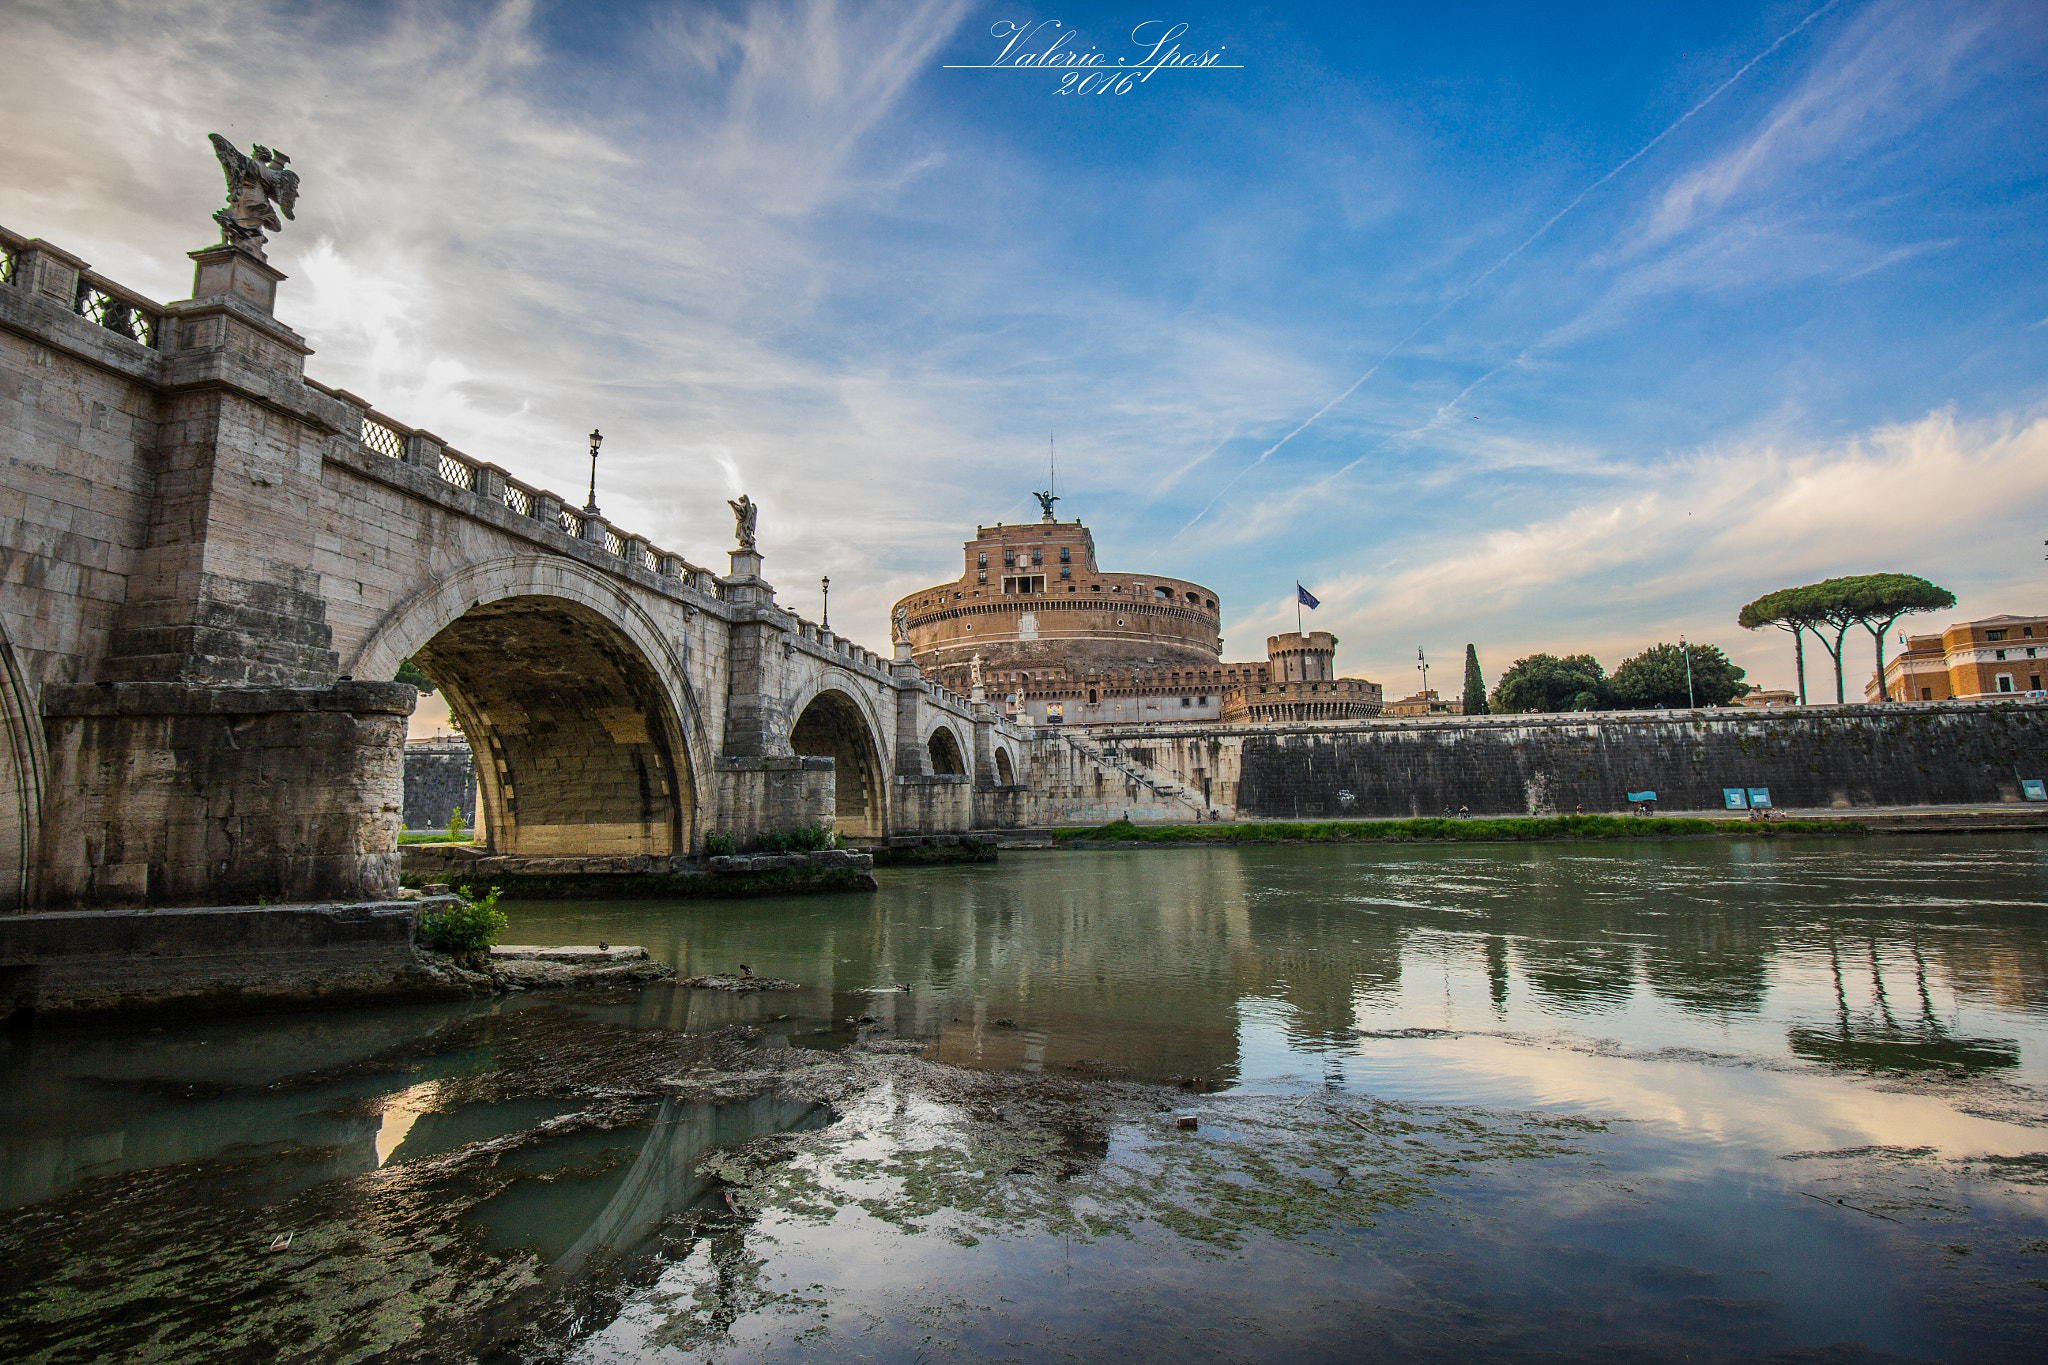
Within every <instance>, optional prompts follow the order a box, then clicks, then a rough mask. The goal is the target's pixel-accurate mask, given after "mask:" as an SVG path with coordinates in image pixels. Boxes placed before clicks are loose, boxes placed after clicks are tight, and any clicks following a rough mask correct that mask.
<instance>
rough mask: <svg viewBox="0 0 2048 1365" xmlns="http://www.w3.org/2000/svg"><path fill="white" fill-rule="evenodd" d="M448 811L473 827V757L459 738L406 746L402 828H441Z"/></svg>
mask: <svg viewBox="0 0 2048 1365" xmlns="http://www.w3.org/2000/svg"><path fill="white" fill-rule="evenodd" d="M450 811H460V812H461V813H462V822H463V823H464V824H465V825H468V826H469V827H470V828H472V829H474V828H475V827H476V758H475V756H474V755H472V754H471V753H470V751H469V743H468V741H466V740H463V739H461V738H452V739H428V740H421V741H419V742H417V743H413V744H408V745H406V746H405V827H406V828H407V829H442V828H445V827H446V826H447V824H448V814H449V812H450Z"/></svg>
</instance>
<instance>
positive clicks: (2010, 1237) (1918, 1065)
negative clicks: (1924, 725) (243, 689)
mask: <svg viewBox="0 0 2048 1365" xmlns="http://www.w3.org/2000/svg"><path fill="white" fill-rule="evenodd" d="M878 879H879V880H880V881H881V890H880V891H879V892H878V893H876V894H873V895H848V896H830V897H810V898H790V899H784V900H758V901H747V902H732V903H722V904H714V903H708V902H699V903H688V904H681V905H675V904H633V903H619V902H581V903H567V904H540V903H525V904H517V905H509V906H508V907H507V909H508V911H509V913H510V915H511V928H510V931H509V932H508V933H507V935H506V939H507V940H508V941H514V942H526V943H541V944H550V943H588V942H595V941H598V940H608V941H610V942H612V943H640V944H645V945H646V946H647V947H648V948H649V949H650V951H651V952H652V953H653V954H654V955H655V956H656V957H657V958H659V959H662V960H665V961H668V962H671V963H673V964H674V965H675V966H677V967H678V968H679V969H680V970H681V971H682V972H683V973H684V974H686V975H687V974H692V973H701V972H731V971H738V970H739V969H740V964H742V963H744V964H746V966H747V967H748V968H750V969H751V970H752V971H753V972H754V973H755V974H756V975H762V976H773V977H778V978H786V979H788V980H790V981H794V982H798V983H802V985H801V989H798V990H795V991H786V992H762V993H758V994H749V995H728V994H723V993H718V992H709V991H695V990H685V989H680V988H676V987H670V986H666V985H661V986H653V987H648V988H646V989H644V990H640V991H635V992H617V993H593V994H589V995H577V996H570V997H562V998H555V997H548V996H543V995H538V994H535V995H528V996H517V997H508V998H506V999H503V1000H500V1001H495V1002H478V1003H474V1004H470V1005H463V1006H446V1007H421V1008H414V1009H391V1010H355V1011H335V1012H329V1013H313V1014H302V1015H293V1016H271V1017H265V1018H255V1019H233V1020H216V1021H210V1022H200V1023H186V1024H174V1025H166V1026H163V1027H161V1028H150V1029H137V1028H126V1029H106V1030H71V1031H57V1030H40V1031H33V1032H25V1033H16V1034H13V1035H11V1036H9V1037H8V1039H7V1041H6V1049H7V1050H6V1053H5V1057H6V1061H7V1071H6V1075H7V1082H6V1087H5V1091H4V1094H0V1118H4V1125H0V1151H4V1154H5V1165H4V1171H0V1206H4V1210H5V1211H4V1213H0V1218H4V1220H5V1222H4V1226H0V1262H4V1265H5V1267H6V1269H5V1270H4V1271H0V1274H4V1275H5V1277H6V1279H5V1289H6V1296H5V1306H4V1307H0V1357H5V1358H7V1359H10V1360H12V1359H30V1360H48V1361H64V1360H92V1359H103V1358H121V1359H124V1360H186V1359H251V1360H254V1359H263V1360H306V1361H315V1360H318V1361H328V1360H412V1359H423V1360H430V1359H444V1358H462V1359H470V1358H482V1359H503V1360H578V1361H590V1362H600V1361H602V1362H613V1361H656V1360H703V1359H715V1360H721V1361H724V1360H730V1361H753V1360H878V1361H882V1360H902V1361H917V1360H935V1359H940V1358H944V1357H947V1356H948V1355H952V1356H956V1357H957V1358H962V1359H967V1358H974V1359H981V1358H988V1359H1019V1360H1040V1359H1054V1358H1066V1359H1078V1360H1094V1359H1105V1358H1111V1357H1116V1358H1136V1359H1173V1360H1198V1359H1199V1360H1207V1359H1215V1360H1322V1359H1328V1360H1355V1359H1388V1360H1395V1359H1402V1360H1406V1359H1423V1360H1433V1359H1443V1360H1452V1359H1459V1360H1462V1359H1471V1358H1475V1357H1477V1358H1494V1359H1509V1360H1517V1359H1531V1360H1533V1359H1538V1358H1542V1359H1560V1358H1561V1359H1583V1358H1592V1357H1613V1356H1615V1355H1617V1354H1619V1355H1621V1356H1624V1357H1629V1358H1641V1359H1656V1360H1662V1359H1687V1360H1718V1359H1727V1360H1747V1359H1755V1358H1758V1357H1761V1356H1770V1355H1774V1354H1780V1353H1785V1354H1790V1353H1799V1352H1808V1353H1813V1354H1811V1355H1809V1356H1800V1357H1798V1358H1801V1359H1807V1358H1811V1359H1826V1360H1831V1361H1832V1360H1840V1361H1856V1360H1870V1361H1877V1360H1891V1359H1908V1360H1933V1359H1941V1360H1946V1361H1957V1360H1985V1361H1992V1360H2016V1359H2027V1358H2032V1359H2040V1358H2048V1104H2044V1102H2043V1097H2044V1095H2048V935H2044V924H2048V919H2044V909H2048V839H2041V838H2037V837H2032V836H2024V835H1982V836H1957V837H1921V838H1907V837H1897V838H1867V839H1810V840H1799V839H1778V840H1767V839H1756V840H1727V841H1701V842H1641V843H1628V844H1576V845H1568V844H1551V845H1535V846H1530V845H1458V846H1451V847H1428V846H1417V845H1387V846H1373V847H1342V848H1325V847H1235V848H1232V847H1217V848H1164V849H1153V850H1135V851H1098V852H1086V853H1083V852H1025V853H1014V854H1006V855H1005V856H1004V859H1003V861H1002V862H1001V863H999V864H996V865H993V866H988V865H980V866H967V867H957V868H924V869H885V870H883V871H882V872H880V873H879V874H878ZM692 1048H696V1049H698V1050H697V1051H691V1050H690V1049H692ZM679 1049H680V1050H679ZM677 1076H682V1077H683V1080H682V1081H677V1080H676V1079H675V1078H676V1077H677ZM750 1078H751V1079H750Z"/></svg>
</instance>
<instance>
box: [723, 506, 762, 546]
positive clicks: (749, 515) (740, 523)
mask: <svg viewBox="0 0 2048 1365" xmlns="http://www.w3.org/2000/svg"><path fill="white" fill-rule="evenodd" d="M725 505H726V506H727V507H730V508H731V509H732V533H733V535H734V536H736V537H738V539H739V542H740V548H741V549H742V550H751V549H753V548H754V523H755V522H756V521H757V520H758V519H759V518H760V516H761V505H760V504H759V503H757V502H755V501H754V500H753V499H752V498H750V497H748V496H747V495H746V494H745V493H742V494H740V495H739V496H738V497H737V498H727V499H726V500H725Z"/></svg>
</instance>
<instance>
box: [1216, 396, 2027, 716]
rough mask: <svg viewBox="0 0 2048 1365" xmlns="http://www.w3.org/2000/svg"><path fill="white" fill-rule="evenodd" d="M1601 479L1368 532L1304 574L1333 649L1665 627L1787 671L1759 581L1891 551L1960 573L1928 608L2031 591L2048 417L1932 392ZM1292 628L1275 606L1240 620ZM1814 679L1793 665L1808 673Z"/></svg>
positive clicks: (1860, 644)
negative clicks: (1418, 532)
mask: <svg viewBox="0 0 2048 1365" xmlns="http://www.w3.org/2000/svg"><path fill="white" fill-rule="evenodd" d="M1609 482H1611V483H1612V484H1613V485H1614V487H1612V488H1611V489H1610V490H1607V491H1603V492H1602V493H1601V494H1599V495H1597V496H1593V497H1590V498H1588V499H1586V500H1584V501H1582V502H1580V503H1578V504H1576V505H1574V506H1571V507H1570V508H1568V509H1566V510H1564V511H1562V512H1559V513H1557V514H1555V515H1551V516H1546V517H1543V518H1542V519H1540V520H1533V521H1529V522H1526V523H1524V524H1521V525H1518V526H1509V527H1502V528H1499V529H1493V530H1486V531H1478V532H1472V533H1465V532H1450V533H1439V534H1434V535H1431V536H1428V537H1416V538H1413V539H1404V540H1402V541H1399V542H1397V543H1395V544H1393V545H1389V546H1386V547H1383V553H1384V560H1383V562H1382V563H1381V564H1379V565H1376V566H1375V568H1374V569H1373V570H1372V571H1366V572H1355V573H1352V574H1349V575H1347V576H1345V577H1342V578H1336V579H1332V580H1327V581H1325V582H1323V583H1322V584H1320V585H1319V590H1320V591H1321V593H1322V595H1323V597H1324V601H1325V607H1324V609H1323V611H1322V612H1321V613H1319V614H1318V615H1319V618H1320V619H1319V620H1318V621H1317V625H1318V626H1319V627H1321V628H1324V629H1333V630H1336V631H1337V632H1338V634H1339V635H1340V636H1341V637H1343V638H1344V639H1345V640H1346V641H1347V642H1348V647H1347V650H1346V658H1345V663H1346V664H1347V666H1349V667H1352V668H1362V669H1363V671H1364V672H1365V674H1366V676H1369V677H1378V676H1379V674H1378V673H1375V672H1374V671H1373V670H1374V669H1376V668H1377V669H1379V670H1381V671H1382V672H1384V673H1385V675H1386V677H1387V678H1393V679H1399V680H1400V681H1397V682H1395V683H1393V684H1392V685H1393V686H1396V687H1401V688H1402V690H1406V687H1405V683H1406V679H1407V676H1408V675H1407V672H1406V671H1405V670H1406V668H1407V665H1406V664H1403V663H1400V662H1399V660H1401V659H1403V658H1405V652H1404V651H1405V650H1406V649H1408V648H1412V645H1411V644H1410V643H1409V642H1411V641H1416V642H1422V643H1426V644H1429V645H1431V647H1432V652H1433V653H1435V652H1443V653H1445V654H1448V653H1449V652H1450V651H1451V650H1453V649H1458V650H1462V647H1463V645H1464V644H1465V643H1466V642H1467V641H1474V642H1477V643H1478V644H1479V646H1480V650H1481V655H1482V659H1483V660H1484V661H1485V662H1486V665H1487V668H1488V670H1489V676H1497V675H1498V673H1499V672H1500V670H1501V669H1503V668H1505V667H1506V666H1507V664H1508V663H1509V662H1510V661H1512V660H1513V659H1514V658H1517V657H1520V656H1522V655H1525V654H1529V653H1533V652H1535V651H1537V650H1548V651H1550V652H1552V653H1560V654H1562V653H1572V652H1578V651H1581V650H1584V651H1588V652H1591V653H1593V654H1596V655H1597V656H1599V658H1600V659H1601V660H1602V662H1604V663H1606V664H1607V665H1608V666H1609V667H1610V668H1612V667H1613V666H1614V665H1615V664H1618V663H1619V662H1620V661H1621V660H1622V658H1624V657H1626V656H1627V655H1630V654H1633V653H1636V652H1637V651H1639V650H1641V649H1643V648H1645V647H1647V646H1649V645H1651V644H1654V643H1656V642H1657V641H1658V640H1667V639H1672V638H1675V637H1676V636H1677V635H1678V634H1680V633H1681V632H1683V633H1686V634H1687V635H1688V636H1689V637H1690V638H1693V639H1702V640H1708V641H1712V642H1715V643H1718V644H1720V645H1721V646H1722V647H1723V648H1724V649H1726V650H1727V651H1728V652H1729V654H1730V655H1731V656H1733V657H1735V658H1736V659H1737V661H1738V662H1741V663H1743V664H1744V665H1745V666H1746V667H1749V668H1751V670H1752V677H1751V681H1753V682H1762V683H1767V684H1768V685H1773V686H1779V685H1789V684H1790V682H1791V660H1790V657H1789V656H1790V652H1791V651H1790V648H1789V646H1788V645H1787V644H1786V642H1785V641H1784V640H1783V638H1782V637H1780V636H1778V635H1777V634H1775V633H1770V632H1765V633H1762V634H1759V635H1749V634H1747V633H1746V632H1744V631H1742V630H1740V629H1739V628H1737V627H1736V625H1735V624H1734V621H1735V613H1736V611H1737V609H1738V608H1740V607H1741V605H1742V604H1743V603H1744V602H1747V601H1749V600H1751V599H1753V598H1755V597H1758V596H1761V595H1762V594H1763V593H1765V592H1768V591H1770V590H1772V589H1773V588H1778V587H1784V586H1787V585H1789V584H1793V583H1803V582H1812V581H1815V580H1817V579H1820V578H1826V577H1831V576H1834V575H1837V574H1845V573H1875V572H1881V571H1897V572H1903V573H1917V574H1920V575H1922V576H1924V577H1927V578H1931V579H1933V580H1934V581H1935V582H1937V583H1940V584H1941V585H1942V586H1944V587H1947V588H1949V589H1950V590H1952V591H1954V592H1955V593H1956V595H1957V597H1958V599H1959V601H1958V606H1957V608H1956V610H1955V611H1954V612H1951V613H1945V614H1943V615H1942V617H1941V620H1942V621H1943V622H1946V621H1948V620H1950V619H1954V620H1966V619H1970V618H1972V617H1980V616H1989V615H1993V614H1995V613H1997V612H2002V611H2015V612H2024V611H2037V610H2040V609H2041V605H2042V604H2041V602H2040V601H2039V597H2040V591H2041V590H2040V586H2039V574H2038V572H2037V569H2038V564H2037V562H2036V555H2035V552H2034V549H2033V546H2034V543H2035V542H2036V541H2038V540H2039V539H2040V534H2039V530H2040V528H2039V526H2038V520H2039V516H2040V511H2041V508H2042V507H2044V506H2048V417H2033V418H2031V419H2018V418H2005V419H2000V420H1996V421H1976V422H1969V421H1962V420H1959V419H1958V418H1957V416H1956V414H1955V413H1954V412H1952V411H1947V410H1944V411H1940V412H1934V413H1930V414H1928V415H1927V416H1925V417H1923V418H1921V419H1920V420H1918V421H1915V422H1909V423H1901V424H1897V425H1892V426H1886V427H1881V428H1878V429H1876V430H1873V431H1870V432H1868V433H1865V434H1862V435H1859V436H1856V437H1854V438H1852V439H1849V440H1845V441H1840V442H1834V443H1829V444H1824V445H1809V446H1805V447H1802V448H1798V449H1792V450H1786V449H1782V448H1779V447H1776V446H1772V445H1743V446H1722V447H1716V448H1713V449H1708V450H1702V451H1697V452H1693V453H1690V454H1687V455H1683V456H1678V457H1672V458H1667V459H1665V460H1662V461H1658V462H1656V463H1654V464H1651V465H1649V466H1646V467H1643V468H1641V469H1639V470H1635V471H1632V472H1630V473H1618V472H1614V471H1612V470H1610V480H1609ZM1959 528H1962V529H1960V530H1959ZM1701 603H1708V604H1712V605H1711V606H1708V607H1705V608H1702V607H1701V606H1699V605H1697V604H1701ZM1292 628H1293V612H1292V609H1291V608H1285V609H1269V610H1268V611H1267V612H1265V613H1264V614H1262V615H1260V616H1257V617H1255V618H1254V619H1253V620H1251V621H1249V622H1246V623H1245V624H1244V625H1243V626H1241V627H1238V631H1239V634H1240V635H1241V636H1245V637H1252V636H1257V635H1263V634H1265V633H1266V632H1268V631H1272V630H1279V629H1292ZM1395 642H1399V643H1395ZM1852 644H1854V645H1855V650H1854V652H1853V653H1851V654H1849V655H1848V656H1847V657H1848V659H1849V660H1851V661H1853V666H1849V665H1845V676H1847V677H1848V678H1849V680H1850V685H1851V687H1852V688H1854V689H1859V690H1860V687H1861V682H1862V679H1863V677H1864V676H1865V675H1866V674H1867V673H1868V672H1869V663H1868V660H1867V656H1868V653H1869V641H1868V640H1867V639H1859V638H1857V637H1852ZM1233 652H1234V653H1235V652H1241V651H1233ZM1811 668H1812V664H1811V662H1809V669H1811ZM1817 679H1818V674H1816V673H1813V672H1809V686H1813V685H1814V684H1815V682H1816V681H1817Z"/></svg>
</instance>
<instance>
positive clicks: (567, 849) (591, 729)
mask: <svg viewBox="0 0 2048 1365" xmlns="http://www.w3.org/2000/svg"><path fill="white" fill-rule="evenodd" d="M408 657H410V658H416V659H417V660H418V661H419V665H420V667H421V669H422V670H423V671H425V672H426V674H427V676H429V677H430V678H432V679H433V680H434V681H435V683H436V684H437V685H439V686H440V687H441V688H442V689H443V691H444V692H445V694H446V696H447V699H448V709H449V712H450V714H451V715H452V716H453V717H454V719H455V722H456V724H457V726H458V727H459V728H460V729H461V730H462V732H463V734H464V735H465V736H466V737H467V738H468V739H469V743H470V748H471V750H472V751H473V752H474V753H475V754H476V756H477V778H478V799H479V800H480V801H481V802H482V803H483V807H484V811H485V818H484V821H483V823H484V826H485V835H486V837H487V838H488V840H489V842H490V846H491V849H492V850H493V851H494V852H497V853H508V854H537V853H564V854H608V853H646V854H654V855H666V854H671V853H681V852H686V851H688V849H689V848H690V846H691V843H692V841H693V838H694V834H695V820H696V806H697V787H696V776H695V775H696V773H697V772H698V771H699V764H698V763H696V762H694V761H693V755H692V752H691V751H692V749H693V747H695V746H693V745H692V743H691V740H692V739H693V738H694V736H693V735H692V734H691V733H690V732H691V731H692V730H694V729H695V728H697V727H696V726H695V725H694V724H687V725H686V723H685V722H686V717H687V719H688V720H689V721H691V722H694V721H695V717H694V716H688V707H687V694H686V693H685V692H684V689H683V686H682V684H681V681H680V680H681V679H682V677H683V670H682V663H681V660H680V659H678V658H676V657H675V655H674V654H673V652H672V651H671V649H670V647H669V644H668V642H667V640H666V639H664V638H663V636H662V635H661V633H660V631H659V630H657V629H656V628H655V626H654V623H653V622H652V621H651V620H650V619H648V618H647V616H646V614H645V613H644V612H643V611H642V610H641V609H640V608H639V607H638V606H637V605H636V604H635V603H633V602H632V600H631V599H630V598H628V597H627V596H626V595H625V594H624V593H622V592H620V591H619V590H618V589H617V588H615V587H614V586H613V585H611V584H610V583H609V582H608V581H607V580H605V579H604V578H603V577H602V576H600V575H597V574H595V573H592V572H590V571H589V570H587V569H584V568H583V567H582V566H580V565H575V564H568V563H564V562H562V561H559V560H541V559H539V558H537V557H530V556H517V557H507V558H505V559H501V560H494V561H490V562H488V563H486V564H481V565H475V566H472V567H471V568H469V569H466V570H464V571H463V572H461V573H459V574H456V575H453V576H451V577H450V578H449V579H446V580H443V581H442V582H441V583H438V584H436V585H435V586H434V587H432V588H430V589H428V590H426V591H425V592H422V593H420V594H418V595H416V596H415V597H414V598H412V599H411V600H409V601H407V602H405V603H402V604H401V605H400V606H399V607H397V608H396V609H394V610H393V611H392V612H391V613H390V615H389V616H388V617H387V618H386V619H385V620H384V621H383V622H382V623H380V624H379V626H378V628H377V630H376V631H374V632H373V633H372V635H371V637H370V638H369V640H368V641H366V642H365V643H364V644H363V646H362V648H361V649H359V650H358V651H357V653H356V657H355V660H354V663H353V666H354V668H355V669H357V670H358V671H359V672H358V676H365V677H373V678H374V677H388V676H390V675H391V674H392V673H393V672H396V671H397V668H398V664H399V663H400V662H401V661H402V660H404V659H406V658H408Z"/></svg>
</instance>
